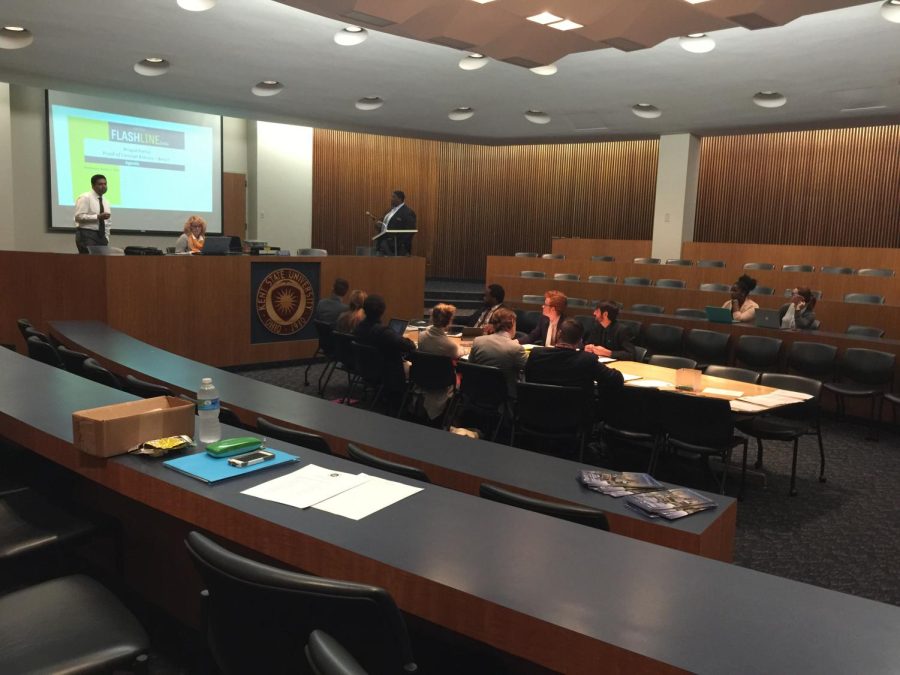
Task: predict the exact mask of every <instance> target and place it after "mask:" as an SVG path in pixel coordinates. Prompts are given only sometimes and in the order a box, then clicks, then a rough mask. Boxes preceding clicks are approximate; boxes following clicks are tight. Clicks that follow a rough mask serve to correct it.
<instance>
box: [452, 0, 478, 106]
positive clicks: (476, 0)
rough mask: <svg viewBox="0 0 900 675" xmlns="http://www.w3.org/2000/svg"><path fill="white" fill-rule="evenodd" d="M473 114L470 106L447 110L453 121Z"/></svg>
mask: <svg viewBox="0 0 900 675" xmlns="http://www.w3.org/2000/svg"><path fill="white" fill-rule="evenodd" d="M476 1H477V0H476ZM474 114H475V111H474V110H472V108H470V107H469V106H463V107H461V108H454V109H453V110H451V111H450V112H448V113H447V117H449V118H450V119H451V120H453V121H454V122H462V121H463V120H467V119H469V118H470V117H471V116H472V115H474Z"/></svg>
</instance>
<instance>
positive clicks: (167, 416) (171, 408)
mask: <svg viewBox="0 0 900 675" xmlns="http://www.w3.org/2000/svg"><path fill="white" fill-rule="evenodd" d="M193 434H194V404H193V403H189V402H188V401H183V400H182V399H179V398H174V397H172V396H157V397H155V398H146V399H141V400H139V401H129V402H127V403H116V404H114V405H107V406H103V407H102V408H91V409H90V410H79V411H77V412H74V413H72V435H73V438H74V443H75V446H76V447H77V448H78V449H79V450H81V451H82V452H86V453H88V454H89V455H95V456H97V457H112V456H113V455H122V454H124V453H126V452H128V451H129V450H131V449H132V448H135V447H137V446H138V445H140V444H141V443H144V442H146V441H149V440H152V439H154V438H164V437H166V436H181V435H187V436H193Z"/></svg>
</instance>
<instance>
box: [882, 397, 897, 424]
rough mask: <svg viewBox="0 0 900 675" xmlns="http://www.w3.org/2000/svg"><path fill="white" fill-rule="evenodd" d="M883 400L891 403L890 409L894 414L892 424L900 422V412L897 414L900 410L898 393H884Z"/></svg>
mask: <svg viewBox="0 0 900 675" xmlns="http://www.w3.org/2000/svg"><path fill="white" fill-rule="evenodd" d="M884 400H885V401H887V402H888V403H890V404H891V410H892V411H893V414H894V424H897V423H898V422H900V414H898V412H897V411H898V410H900V395H898V394H885V395H884Z"/></svg>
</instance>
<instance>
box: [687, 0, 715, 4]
mask: <svg viewBox="0 0 900 675" xmlns="http://www.w3.org/2000/svg"><path fill="white" fill-rule="evenodd" d="M685 2H689V3H691V4H692V5H699V4H700V3H701V2H709V0H685Z"/></svg>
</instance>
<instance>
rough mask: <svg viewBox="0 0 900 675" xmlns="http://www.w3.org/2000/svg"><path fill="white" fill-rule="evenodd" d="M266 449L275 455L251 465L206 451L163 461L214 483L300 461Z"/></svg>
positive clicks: (177, 469) (181, 471)
mask: <svg viewBox="0 0 900 675" xmlns="http://www.w3.org/2000/svg"><path fill="white" fill-rule="evenodd" d="M266 450H268V451H269V452H271V453H273V454H274V455H275V457H273V458H272V459H269V460H266V461H265V462H260V463H259V464H253V465H251V466H233V465H231V464H229V463H228V458H226V457H213V456H211V455H209V454H207V453H205V452H196V453H194V454H193V455H185V456H184V457H177V458H175V459H170V460H168V461H165V462H163V465H164V466H167V467H168V468H170V469H173V470H174V471H178V472H179V473H183V474H184V475H185V476H190V477H191V478H196V479H197V480H201V481H203V482H204V483H210V484H212V483H221V482H222V481H223V480H228V479H230V478H238V477H239V476H246V475H247V474H248V473H253V472H255V471H262V470H264V469H271V468H272V467H276V466H281V465H282V464H290V463H291V462H296V461H299V460H298V458H297V457H295V456H294V455H289V454H288V453H286V452H282V451H281V450H274V449H273V448H266Z"/></svg>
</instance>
